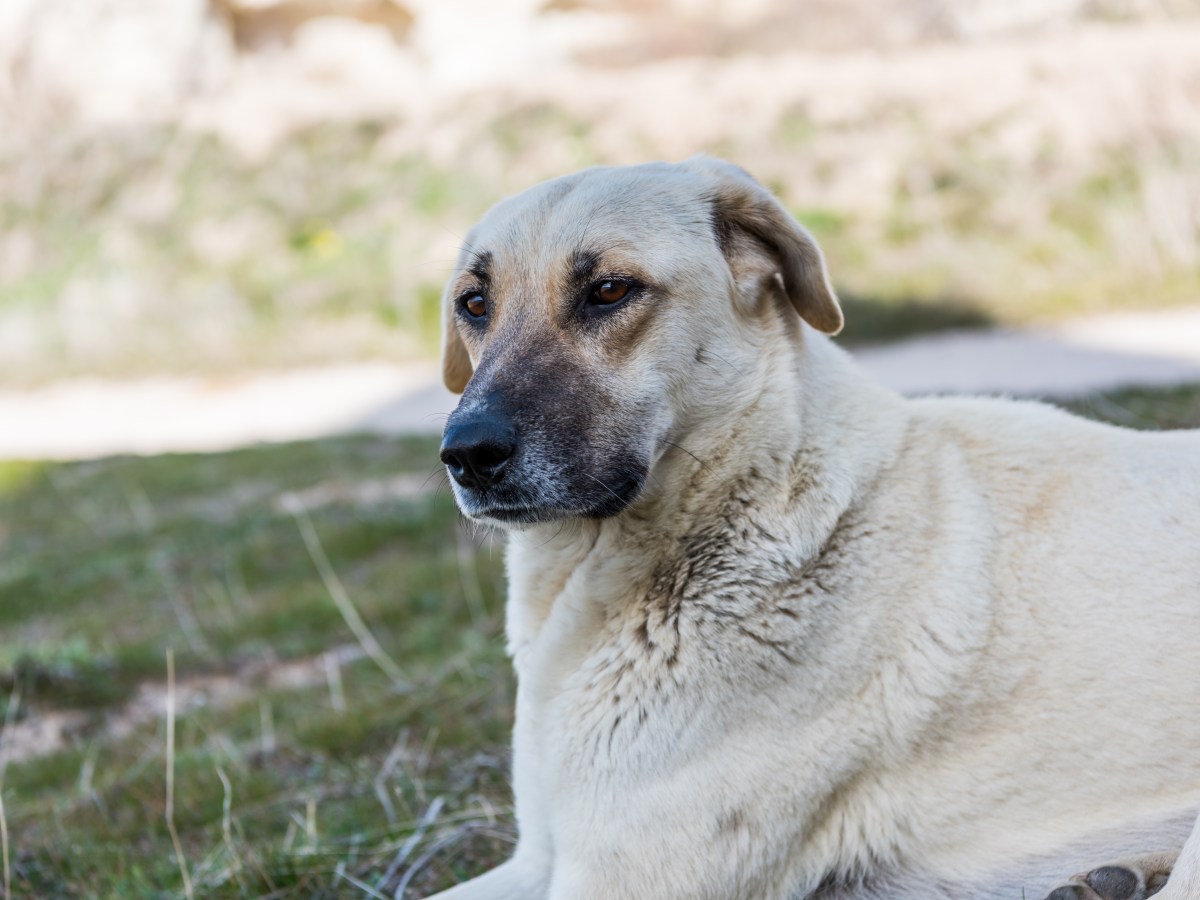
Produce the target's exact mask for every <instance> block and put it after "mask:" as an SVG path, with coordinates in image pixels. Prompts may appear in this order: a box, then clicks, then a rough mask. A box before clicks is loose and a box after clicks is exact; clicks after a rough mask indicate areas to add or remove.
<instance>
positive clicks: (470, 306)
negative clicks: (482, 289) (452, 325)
mask: <svg viewBox="0 0 1200 900" xmlns="http://www.w3.org/2000/svg"><path fill="white" fill-rule="evenodd" d="M463 309H465V310H466V311H467V315H469V316H470V317H471V318H473V319H482V318H483V317H484V316H485V315H486V314H487V301H486V300H484V299H483V294H472V295H471V296H469V297H468V298H467V299H466V300H464V301H463Z"/></svg>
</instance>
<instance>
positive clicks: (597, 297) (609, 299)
mask: <svg viewBox="0 0 1200 900" xmlns="http://www.w3.org/2000/svg"><path fill="white" fill-rule="evenodd" d="M628 293H629V282H628V281H620V280H618V279H615V278H610V279H609V280H608V281H602V282H600V284H598V285H597V286H596V289H595V290H594V291H592V302H593V303H599V304H600V305H601V306H609V305H611V304H613V303H620V302H621V301H622V300H624V299H625V295H626V294H628Z"/></svg>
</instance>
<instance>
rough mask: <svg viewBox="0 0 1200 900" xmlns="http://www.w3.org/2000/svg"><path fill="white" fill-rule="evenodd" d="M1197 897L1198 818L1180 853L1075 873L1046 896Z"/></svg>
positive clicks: (1098, 899) (1079, 899) (1116, 899)
mask: <svg viewBox="0 0 1200 900" xmlns="http://www.w3.org/2000/svg"><path fill="white" fill-rule="evenodd" d="M1147 897H1154V898H1156V900H1200V819H1197V820H1196V826H1195V828H1194V829H1193V830H1192V836H1191V837H1190V838H1188V842H1187V845H1186V846H1185V847H1184V848H1183V850H1182V852H1180V853H1150V854H1147V855H1145V856H1135V857H1132V858H1130V859H1125V860H1121V861H1120V862H1115V863H1110V864H1109V865H1106V866H1101V867H1099V868H1097V869H1092V871H1090V872H1086V873H1084V874H1082V875H1076V876H1075V877H1074V878H1072V879H1071V880H1070V881H1068V882H1067V883H1066V884H1064V885H1062V886H1060V887H1057V888H1055V889H1054V890H1053V891H1051V892H1050V893H1049V895H1047V897H1046V900H1145V898H1147Z"/></svg>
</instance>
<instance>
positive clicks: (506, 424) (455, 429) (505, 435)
mask: <svg viewBox="0 0 1200 900" xmlns="http://www.w3.org/2000/svg"><path fill="white" fill-rule="evenodd" d="M516 449H517V432H516V429H515V428H514V427H513V424H512V422H510V421H508V420H507V419H503V418H500V417H498V416H495V415H488V416H486V417H480V418H475V419H469V420H467V421H465V422H457V423H452V424H451V425H450V427H449V428H447V429H446V433H445V435H443V437H442V452H441V457H442V462H443V463H445V464H446V468H447V469H449V470H450V475H451V476H452V477H453V478H454V480H455V481H457V482H458V483H459V484H461V485H462V486H463V487H466V488H475V489H477V490H478V489H482V488H487V487H490V486H491V485H493V484H495V483H496V482H498V481H500V479H502V478H503V477H504V468H505V465H506V464H507V463H508V461H509V459H511V458H512V455H513V453H515V452H516Z"/></svg>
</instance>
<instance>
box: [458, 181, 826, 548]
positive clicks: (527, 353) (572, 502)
mask: <svg viewBox="0 0 1200 900" xmlns="http://www.w3.org/2000/svg"><path fill="white" fill-rule="evenodd" d="M443 303H444V309H445V347H444V356H443V375H444V378H445V382H446V386H447V387H448V388H449V389H450V390H452V391H455V392H461V393H463V397H462V400H461V401H460V403H459V405H458V408H457V409H455V411H454V413H453V414H452V415H451V416H450V418H449V420H448V421H447V423H446V429H445V433H444V437H443V441H442V451H441V457H442V461H443V462H444V463H445V464H446V468H447V469H448V470H449V473H450V476H451V481H452V484H453V488H454V494H455V496H456V498H457V499H458V503H459V505H460V507H461V508H462V510H463V511H464V512H465V513H466V514H467V515H468V516H471V517H472V518H476V519H481V520H488V521H493V522H498V523H502V524H506V525H519V524H531V523H536V522H546V521H552V520H558V519H564V518H572V517H591V518H602V517H607V516H613V515H616V514H618V513H620V512H621V511H622V510H624V509H625V508H626V507H628V506H629V505H630V504H631V503H632V502H633V501H634V500H635V499H636V498H637V496H638V495H639V493H640V492H641V491H642V488H643V486H644V484H645V482H646V479H647V476H648V474H649V473H650V470H651V468H652V467H653V466H654V464H655V462H656V461H657V460H658V458H659V456H660V455H661V454H662V453H663V451H664V450H665V449H666V448H667V447H668V446H672V445H673V438H675V437H678V436H681V435H683V434H686V433H687V432H688V431H689V430H690V429H691V428H692V427H693V426H694V425H695V424H696V423H697V422H699V421H703V420H704V416H705V414H706V413H707V414H712V413H717V414H719V412H720V411H719V409H714V408H713V407H714V404H720V403H724V404H728V403H730V402H731V400H730V398H731V397H736V396H737V394H738V391H739V390H744V389H746V386H744V385H741V384H739V381H740V378H741V375H740V373H742V372H744V371H745V365H746V363H747V361H748V360H752V358H753V356H754V355H755V354H756V353H761V351H762V349H763V347H764V345H765V335H766V334H768V333H772V334H776V335H777V334H779V333H780V331H781V330H782V331H784V332H795V331H797V330H798V319H797V317H796V314H797V313H799V317H800V318H803V319H804V320H805V321H806V322H808V324H809V325H811V326H812V327H813V328H816V329H817V330H819V331H823V332H826V333H830V334H832V333H835V332H837V331H838V330H839V329H840V328H841V325H842V314H841V310H840V309H839V307H838V303H837V299H836V297H835V296H834V293H833V289H832V287H831V286H830V284H829V278H828V275H827V274H826V270H825V264H824V261H823V259H822V257H821V252H820V250H819V249H818V248H817V245H816V243H815V242H814V241H813V239H812V237H811V236H810V235H809V234H808V232H806V231H805V230H804V229H803V228H801V227H800V226H799V225H798V224H796V222H795V221H794V220H793V219H792V218H791V217H790V216H789V215H788V214H787V212H786V211H785V210H784V209H783V207H782V206H781V205H780V204H779V203H778V201H776V200H775V198H774V197H772V196H771V194H770V193H769V192H768V191H767V190H766V189H764V188H763V187H762V186H761V185H760V184H758V182H756V181H755V180H754V179H753V178H751V177H750V176H749V175H747V174H746V173H745V172H744V171H742V170H741V169H738V168H737V167H735V166H732V165H729V164H726V163H721V162H718V161H716V160H711V159H705V158H697V159H693V160H689V161H688V162H686V163H682V164H678V165H668V164H663V163H653V164H649V165H643V166H633V167H628V168H597V169H589V170H586V171H584V172H580V173H578V174H576V175H571V176H568V177H566V178H560V179H557V180H555V181H550V182H546V183H545V184H541V185H538V186H537V187H534V188H532V189H530V190H528V191H525V192H524V193H522V194H519V195H517V196H515V197H512V198H510V199H508V200H505V201H504V202H502V203H500V204H499V205H497V206H496V207H495V208H493V209H492V210H491V211H490V212H488V214H487V215H486V216H485V217H484V218H483V220H482V221H481V222H480V223H479V224H478V225H477V226H476V227H475V228H474V229H472V231H471V232H470V234H469V235H468V236H467V240H466V242H465V246H464V248H463V251H462V254H461V256H460V258H459V261H458V265H457V267H456V270H455V275H454V277H453V278H452V279H451V281H450V283H449V285H448V286H447V288H446V293H445V296H444V298H443Z"/></svg>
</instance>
